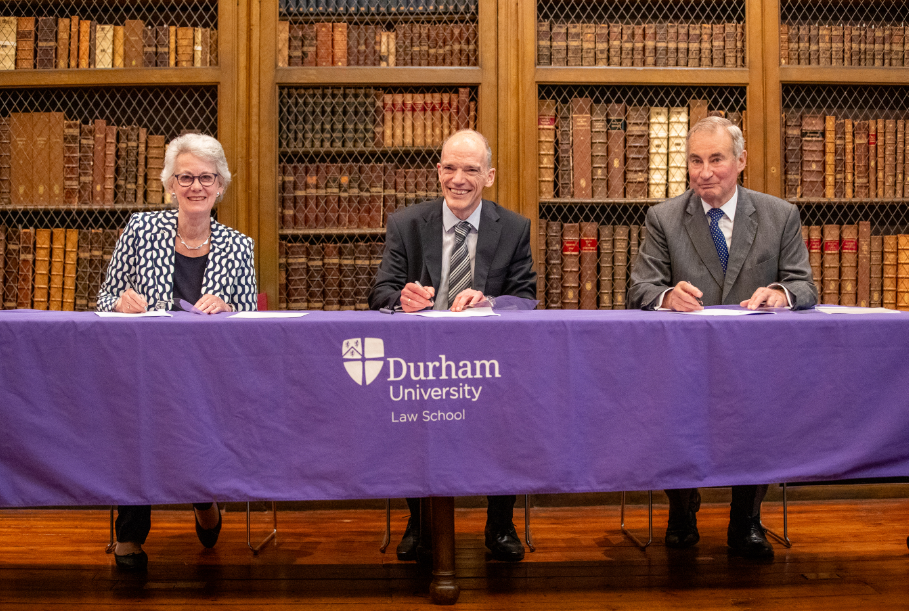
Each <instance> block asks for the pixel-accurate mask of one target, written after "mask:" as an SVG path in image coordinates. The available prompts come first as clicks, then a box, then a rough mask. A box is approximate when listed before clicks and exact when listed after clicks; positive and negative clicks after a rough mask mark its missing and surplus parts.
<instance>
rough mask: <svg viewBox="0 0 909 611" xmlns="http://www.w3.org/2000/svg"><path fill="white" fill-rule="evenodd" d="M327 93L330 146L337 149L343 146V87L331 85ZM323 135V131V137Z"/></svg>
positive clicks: (344, 108) (344, 110) (344, 109)
mask: <svg viewBox="0 0 909 611" xmlns="http://www.w3.org/2000/svg"><path fill="white" fill-rule="evenodd" d="M328 95H329V96H330V97H331V117H330V119H331V130H330V134H331V146H332V148H336V149H338V148H342V147H343V146H344V124H345V121H344V114H345V112H346V110H347V109H346V107H345V104H344V89H343V88H342V87H332V88H331V89H329V90H328ZM328 118H329V117H326V119H328ZM324 135H325V134H324V133H323V137H324Z"/></svg>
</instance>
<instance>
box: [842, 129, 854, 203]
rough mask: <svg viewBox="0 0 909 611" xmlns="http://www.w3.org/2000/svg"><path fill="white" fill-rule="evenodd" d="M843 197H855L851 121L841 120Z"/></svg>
mask: <svg viewBox="0 0 909 611" xmlns="http://www.w3.org/2000/svg"><path fill="white" fill-rule="evenodd" d="M843 166H844V167H843V197H846V198H848V199H852V198H853V197H854V196H855V137H854V131H853V123H852V119H844V120H843Z"/></svg>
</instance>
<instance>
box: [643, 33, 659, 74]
mask: <svg viewBox="0 0 909 611" xmlns="http://www.w3.org/2000/svg"><path fill="white" fill-rule="evenodd" d="M644 65H645V66H647V67H651V66H656V24H655V23H645V24H644Z"/></svg>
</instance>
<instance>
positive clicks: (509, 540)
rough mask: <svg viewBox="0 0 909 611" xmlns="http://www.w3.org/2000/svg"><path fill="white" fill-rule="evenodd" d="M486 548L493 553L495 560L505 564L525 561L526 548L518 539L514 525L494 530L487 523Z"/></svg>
mask: <svg viewBox="0 0 909 611" xmlns="http://www.w3.org/2000/svg"><path fill="white" fill-rule="evenodd" d="M486 547H488V548H489V551H490V552H492V557H493V559H494V560H501V561H503V562H518V561H519V560H523V559H524V546H523V545H521V540H520V539H519V538H518V533H517V531H516V530H515V529H514V524H509V525H508V526H507V527H505V528H493V526H492V525H491V524H489V523H488V522H487V523H486Z"/></svg>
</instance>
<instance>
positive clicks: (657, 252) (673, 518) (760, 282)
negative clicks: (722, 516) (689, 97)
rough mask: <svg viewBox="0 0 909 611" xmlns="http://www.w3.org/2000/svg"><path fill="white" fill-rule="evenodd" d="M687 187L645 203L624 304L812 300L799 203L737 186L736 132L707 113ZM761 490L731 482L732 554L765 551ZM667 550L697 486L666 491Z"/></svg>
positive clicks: (691, 536)
mask: <svg viewBox="0 0 909 611" xmlns="http://www.w3.org/2000/svg"><path fill="white" fill-rule="evenodd" d="M687 145H688V148H687V153H688V174H689V178H690V180H691V189H690V190H688V191H687V192H685V193H684V194H682V195H680V196H678V197H676V198H673V199H671V200H669V201H666V202H663V203H662V204H659V205H657V206H654V207H652V208H651V209H650V210H649V211H648V213H647V239H646V240H645V241H644V243H643V245H642V247H641V250H640V252H639V254H638V258H637V261H636V262H635V265H634V268H633V270H632V272H631V282H630V286H629V289H628V304H629V305H628V307H630V308H643V309H645V310H652V309H656V308H665V309H670V310H677V311H682V312H690V311H695V310H700V309H702V308H703V306H705V305H719V304H724V305H728V304H738V305H741V306H744V307H747V308H750V309H756V308H758V307H762V306H767V307H789V308H792V309H804V308H810V307H812V306H813V305H814V304H815V303H817V288H816V287H815V285H814V282H813V280H812V276H811V266H810V264H809V262H808V250H807V248H806V247H805V243H804V242H803V241H802V235H801V223H800V221H799V212H798V209H797V208H796V207H795V206H794V205H792V204H789V203H788V202H785V201H783V200H781V199H778V198H775V197H771V196H769V195H765V194H763V193H757V192H755V191H750V190H748V189H744V188H742V187H739V186H738V184H737V180H738V175H739V173H740V172H741V171H742V170H743V169H744V168H745V160H746V157H747V153H746V151H745V140H744V138H743V137H742V132H741V130H740V129H739V128H737V127H735V126H734V125H733V124H732V123H730V122H729V121H727V120H726V119H723V118H720V117H708V118H706V119H703V120H701V121H699V122H698V123H697V124H696V125H695V126H694V127H692V128H691V131H689V133H688V141H687ZM766 492H767V486H766V485H763V486H733V488H732V505H731V508H730V512H729V529H728V531H727V543H728V545H729V547H730V549H731V550H732V552H733V553H736V554H738V555H742V556H746V557H753V558H762V557H765V558H766V557H772V556H773V547H772V546H771V545H770V543H769V542H768V541H767V538H766V537H765V536H764V530H763V528H762V527H761V501H762V500H763V498H764V495H765V494H766ZM666 494H667V495H668V496H669V526H668V528H667V529H666V545H667V547H676V548H682V547H689V546H692V545H694V544H696V543H697V542H698V540H699V539H700V536H699V534H698V530H697V517H696V513H697V511H698V508H699V507H700V495H699V494H698V491H697V489H682V490H667V491H666Z"/></svg>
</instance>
